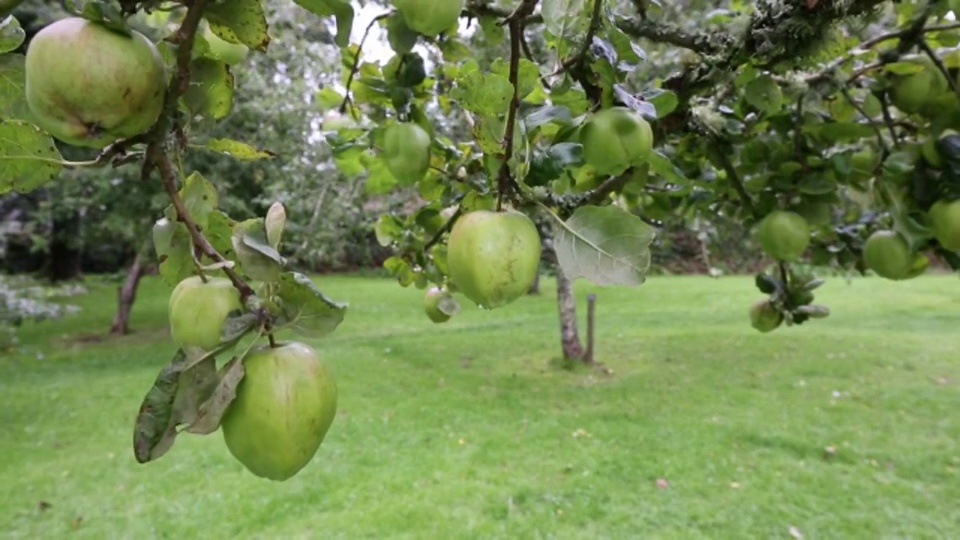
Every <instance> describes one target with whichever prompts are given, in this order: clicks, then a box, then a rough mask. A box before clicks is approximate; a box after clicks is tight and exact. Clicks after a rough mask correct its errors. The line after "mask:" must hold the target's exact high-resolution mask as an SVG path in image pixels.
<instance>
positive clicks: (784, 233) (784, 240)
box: [757, 210, 810, 262]
mask: <svg viewBox="0 0 960 540" xmlns="http://www.w3.org/2000/svg"><path fill="white" fill-rule="evenodd" d="M757 236H758V238H759V240H760V246H761V247H762V248H763V251H764V252H765V253H766V254H767V255H769V256H770V257H773V258H774V259H776V260H778V261H786V262H793V261H796V260H797V259H799V258H800V256H801V255H803V252H804V251H806V249H807V246H808V245H809V244H810V225H809V224H808V223H807V220H805V219H803V216H801V215H800V214H797V213H796V212H790V211H786V210H774V211H773V212H770V213H769V214H767V216H766V217H764V218H763V220H762V221H761V222H760V226H759V228H758V230H757Z"/></svg>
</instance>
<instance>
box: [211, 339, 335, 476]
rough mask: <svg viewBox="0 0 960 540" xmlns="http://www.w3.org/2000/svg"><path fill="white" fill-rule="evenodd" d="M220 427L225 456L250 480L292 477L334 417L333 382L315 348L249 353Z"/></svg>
mask: <svg viewBox="0 0 960 540" xmlns="http://www.w3.org/2000/svg"><path fill="white" fill-rule="evenodd" d="M243 368H244V376H243V379H241V381H240V383H239V384H238V385H237V393H236V398H235V399H234V400H233V401H232V402H231V403H230V405H229V407H228V408H227V411H226V413H225V414H224V416H223V419H222V421H221V423H220V427H221V428H222V430H223V440H224V442H225V443H226V446H227V449H228V450H229V451H230V454H231V455H233V457H234V458H235V459H236V460H237V461H239V462H240V463H241V464H243V466H244V467H245V468H246V469H247V470H248V471H250V472H251V473H253V474H254V475H256V476H259V477H261V478H267V479H270V480H275V481H281V482H282V481H284V480H288V479H290V478H292V477H293V476H294V475H296V474H297V473H298V472H300V470H302V469H303V468H304V467H305V466H306V465H307V463H309V462H310V460H312V459H313V457H314V455H316V453H317V450H319V449H320V444H321V443H322V442H323V439H324V438H325V437H326V435H327V432H328V431H329V430H330V426H331V425H332V424H333V420H334V418H335V417H336V413H337V383H336V380H335V378H334V375H333V372H332V370H331V369H330V367H329V366H328V365H327V363H326V362H325V361H324V360H323V359H322V358H321V357H320V355H319V354H318V353H317V351H316V350H315V349H313V348H312V347H310V346H308V345H305V344H303V343H299V342H295V341H291V342H281V343H278V344H277V345H276V346H275V347H270V346H269V345H263V346H260V347H257V348H254V349H253V350H251V351H250V353H249V354H248V355H247V356H246V357H245V358H244V359H243Z"/></svg>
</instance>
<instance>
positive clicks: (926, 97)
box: [890, 55, 950, 114]
mask: <svg viewBox="0 0 960 540" xmlns="http://www.w3.org/2000/svg"><path fill="white" fill-rule="evenodd" d="M906 60H907V61H909V62H914V63H917V64H919V65H921V66H922V69H921V70H920V71H917V72H915V73H908V74H905V75H893V83H892V85H891V87H890V102H891V103H893V104H894V106H896V107H897V108H898V109H900V110H901V111H903V112H905V113H908V114H914V113H919V112H921V110H922V109H923V108H924V106H925V105H927V104H928V103H929V102H931V101H933V100H934V99H935V98H936V97H937V96H939V95H940V94H942V93H943V92H945V91H946V90H947V89H948V88H949V84H950V83H949V82H948V81H947V78H946V77H944V76H943V73H941V72H940V70H939V69H938V68H937V67H936V66H935V65H934V64H933V62H931V61H930V59H929V58H927V57H926V56H925V55H923V56H913V57H908V58H906Z"/></svg>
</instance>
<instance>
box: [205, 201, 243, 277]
mask: <svg viewBox="0 0 960 540" xmlns="http://www.w3.org/2000/svg"><path fill="white" fill-rule="evenodd" d="M235 225H236V221H234V220H233V219H231V218H230V216H228V215H227V214H225V213H223V211H221V210H216V211H214V212H213V213H212V214H210V220H209V222H208V223H207V230H206V231H204V233H203V235H204V236H205V237H206V238H207V240H208V241H209V242H210V245H212V246H213V248H214V249H216V250H217V253H219V254H220V255H223V257H224V258H225V259H227V260H232V261H234V262H237V261H236V252H235V251H234V250H233V227H234V226H235ZM235 269H236V268H235Z"/></svg>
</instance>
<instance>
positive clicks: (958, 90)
mask: <svg viewBox="0 0 960 540" xmlns="http://www.w3.org/2000/svg"><path fill="white" fill-rule="evenodd" d="M917 44H918V45H919V46H920V49H922V50H923V52H925V53H926V54H927V56H928V57H930V60H931V61H932V62H933V63H934V65H936V66H937V69H939V70H940V73H942V74H943V76H944V77H946V78H947V82H948V83H950V88H951V89H953V93H954V94H956V95H957V96H960V86H957V81H955V80H954V79H953V77H952V76H951V75H950V71H948V70H947V66H945V65H944V64H943V61H942V60H940V58H938V57H937V53H935V52H934V51H933V49H931V48H930V44H929V43H927V41H926V40H924V39H921V40H920V41H919V42H918V43H917Z"/></svg>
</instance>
